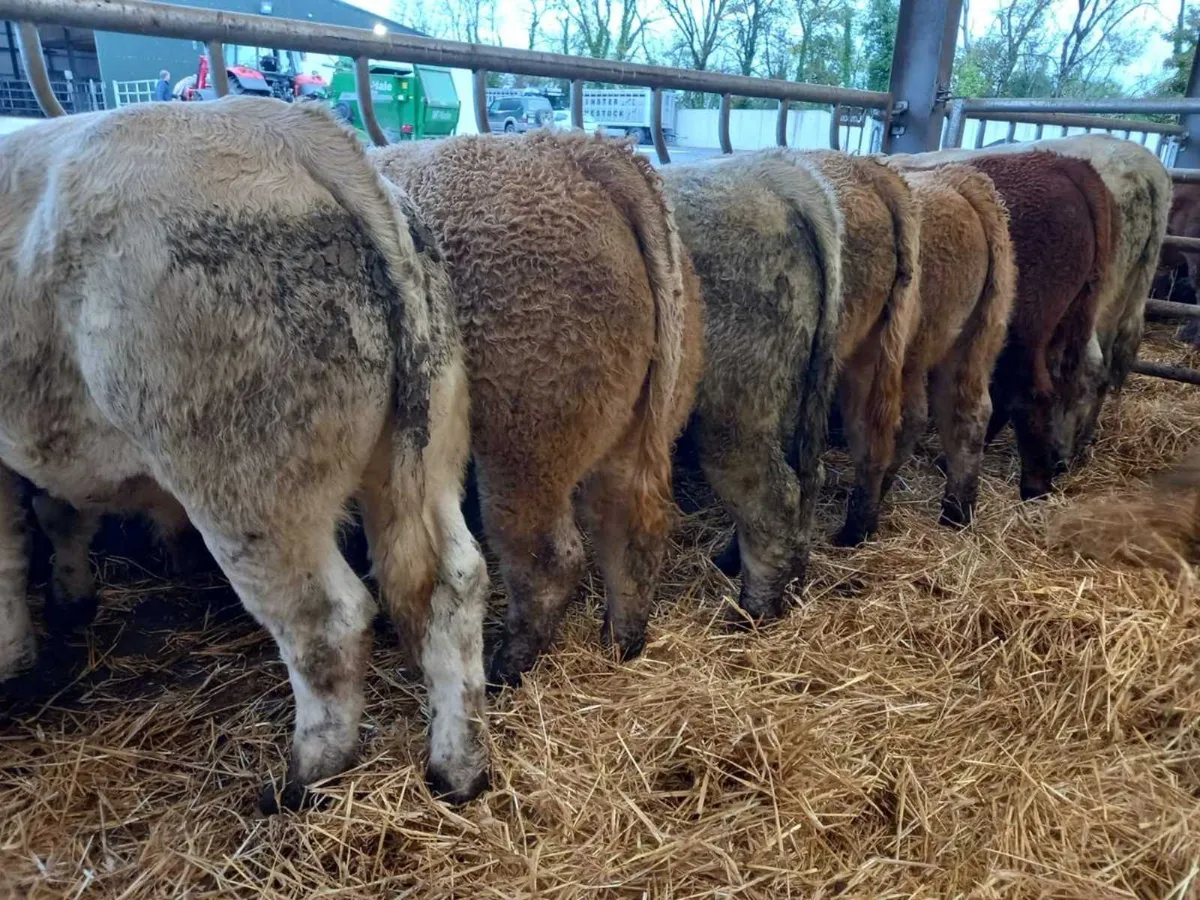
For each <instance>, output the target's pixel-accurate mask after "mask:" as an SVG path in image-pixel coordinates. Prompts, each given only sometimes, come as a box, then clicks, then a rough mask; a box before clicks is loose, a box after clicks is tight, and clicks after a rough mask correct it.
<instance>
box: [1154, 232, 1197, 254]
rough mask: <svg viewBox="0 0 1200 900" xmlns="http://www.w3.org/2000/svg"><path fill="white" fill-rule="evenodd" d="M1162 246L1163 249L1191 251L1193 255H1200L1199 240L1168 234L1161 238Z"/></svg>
mask: <svg viewBox="0 0 1200 900" xmlns="http://www.w3.org/2000/svg"><path fill="white" fill-rule="evenodd" d="M1162 245H1163V246H1164V247H1175V248H1177V249H1179V250H1191V251H1192V252H1194V253H1200V238H1190V237H1180V236H1178V235H1175V234H1168V235H1167V236H1166V237H1165V238H1163V242H1162Z"/></svg>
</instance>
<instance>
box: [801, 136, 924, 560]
mask: <svg viewBox="0 0 1200 900" xmlns="http://www.w3.org/2000/svg"><path fill="white" fill-rule="evenodd" d="M801 156H802V157H804V158H805V159H807V160H809V161H810V162H811V163H813V164H815V165H816V167H817V169H818V170H819V171H820V173H821V174H822V175H824V176H825V178H826V180H828V181H829V183H830V184H831V185H832V187H833V189H834V192H835V193H836V195H837V198H838V206H839V207H840V209H841V211H842V216H843V218H844V220H845V237H844V240H843V243H842V292H843V311H842V324H841V333H840V336H839V339H838V348H837V359H838V364H839V365H840V367H841V369H842V374H841V378H840V383H839V386H838V393H839V397H838V403H839V407H840V410H841V415H842V422H843V427H844V430H845V433H846V439H847V442H848V443H849V445H850V455H851V458H852V459H853V460H854V491H853V493H852V494H851V496H850V503H849V506H848V508H847V510H846V523H845V525H844V526H843V528H842V530H841V532H839V534H838V535H837V537H836V538H835V541H836V542H837V543H838V544H841V545H843V546H847V545H853V544H859V543H862V541H864V540H865V539H866V538H868V537H870V536H871V535H872V534H874V532H875V530H876V529H877V528H878V525H879V498H880V495H881V493H882V490H883V481H884V478H885V477H886V474H887V471H888V467H889V466H890V465H891V464H892V458H893V454H894V452H895V444H896V432H897V429H898V428H899V425H900V410H901V398H902V394H903V388H902V375H903V367H904V359H905V353H906V351H907V348H908V341H909V336H910V334H911V332H912V328H913V325H914V323H915V322H916V319H917V315H918V306H917V295H916V284H917V274H918V271H919V268H918V267H919V252H920V251H919V238H920V220H919V218H918V216H917V212H916V209H915V207H914V206H913V200H912V195H911V193H910V191H909V189H908V185H907V184H906V183H905V181H904V178H903V177H902V176H901V175H900V174H899V173H898V172H896V171H893V170H892V169H891V168H889V167H888V166H887V165H885V164H883V163H882V162H879V161H878V160H874V159H863V158H860V157H853V156H849V155H847V154H845V153H837V152H833V151H815V152H808V153H803V154H801Z"/></svg>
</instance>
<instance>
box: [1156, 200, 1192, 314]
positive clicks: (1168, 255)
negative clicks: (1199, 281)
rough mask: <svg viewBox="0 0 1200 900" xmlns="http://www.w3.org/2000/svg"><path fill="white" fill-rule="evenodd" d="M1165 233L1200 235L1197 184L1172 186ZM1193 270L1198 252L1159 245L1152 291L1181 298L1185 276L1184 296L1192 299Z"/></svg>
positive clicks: (1190, 300) (1166, 297)
mask: <svg viewBox="0 0 1200 900" xmlns="http://www.w3.org/2000/svg"><path fill="white" fill-rule="evenodd" d="M1167 233H1168V234H1173V235H1176V236H1179V237H1192V238H1200V184H1180V185H1176V186H1175V193H1174V196H1173V197H1172V199H1171V215H1170V217H1169V218H1168V219H1167ZM1197 274H1200V253H1196V252H1194V251H1191V250H1188V251H1185V250H1180V249H1179V248H1178V247H1163V248H1162V253H1161V255H1160V257H1159V275H1160V277H1159V279H1158V280H1156V281H1155V291H1154V295H1155V296H1158V297H1161V298H1162V299H1164V300H1184V299H1185V298H1184V297H1182V296H1180V294H1181V292H1182V289H1183V287H1184V285H1183V284H1182V283H1181V282H1182V281H1183V279H1187V281H1186V284H1187V286H1188V287H1190V289H1191V295H1190V296H1189V297H1188V298H1186V299H1187V301H1188V302H1195V291H1196V277H1197ZM1164 276H1165V277H1164Z"/></svg>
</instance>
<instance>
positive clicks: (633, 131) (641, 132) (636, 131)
mask: <svg viewBox="0 0 1200 900" xmlns="http://www.w3.org/2000/svg"><path fill="white" fill-rule="evenodd" d="M625 137H631V138H637V142H638V143H639V144H644V143H646V131H645V129H643V128H630V129H629V130H628V131H626V132H625Z"/></svg>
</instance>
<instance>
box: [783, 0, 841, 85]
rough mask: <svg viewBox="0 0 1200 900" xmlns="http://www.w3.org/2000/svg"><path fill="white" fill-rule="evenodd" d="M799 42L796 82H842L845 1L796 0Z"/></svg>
mask: <svg viewBox="0 0 1200 900" xmlns="http://www.w3.org/2000/svg"><path fill="white" fill-rule="evenodd" d="M793 4H794V6H795V11H796V24H797V26H799V29H800V42H799V44H797V45H796V46H795V48H794V51H793V52H794V53H795V72H796V80H797V81H809V82H813V83H815V84H836V83H839V82H840V81H841V78H840V74H841V73H840V72H838V71H837V69H838V66H837V65H831V64H830V63H831V62H832V61H840V59H841V26H842V22H843V11H844V9H845V7H846V5H847V3H846V0H793Z"/></svg>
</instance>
